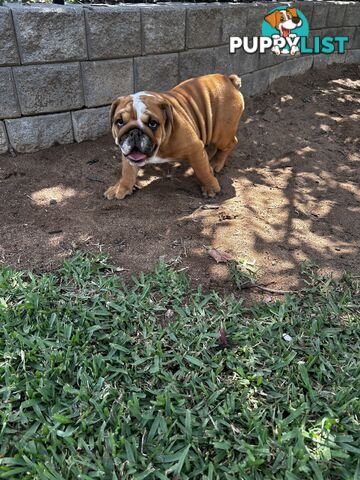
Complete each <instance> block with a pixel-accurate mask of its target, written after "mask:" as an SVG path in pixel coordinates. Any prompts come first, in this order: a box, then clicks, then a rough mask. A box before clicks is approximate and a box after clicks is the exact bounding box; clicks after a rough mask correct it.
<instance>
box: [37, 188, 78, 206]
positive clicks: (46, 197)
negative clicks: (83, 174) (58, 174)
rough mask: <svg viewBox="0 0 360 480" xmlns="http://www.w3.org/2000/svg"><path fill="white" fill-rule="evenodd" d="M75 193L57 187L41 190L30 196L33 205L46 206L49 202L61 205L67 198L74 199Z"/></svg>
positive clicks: (74, 191)
mask: <svg viewBox="0 0 360 480" xmlns="http://www.w3.org/2000/svg"><path fill="white" fill-rule="evenodd" d="M76 195H77V191H76V190H75V189H74V188H70V187H65V186H63V185H57V186H54V187H48V188H42V189H41V190H38V191H37V192H34V193H32V194H31V200H32V201H33V202H34V204H35V205H38V206H48V205H50V202H52V201H54V202H56V203H61V202H63V201H64V200H67V199H68V198H72V197H75V196H76Z"/></svg>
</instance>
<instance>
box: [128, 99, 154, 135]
mask: <svg viewBox="0 0 360 480" xmlns="http://www.w3.org/2000/svg"><path fill="white" fill-rule="evenodd" d="M153 96H154V95H151V93H146V92H137V93H134V94H133V95H131V98H132V101H133V107H134V109H135V112H136V118H137V121H138V125H139V126H140V127H143V126H144V125H143V123H142V121H141V117H142V115H143V113H144V112H145V110H146V105H145V103H144V102H143V101H142V100H141V97H153Z"/></svg>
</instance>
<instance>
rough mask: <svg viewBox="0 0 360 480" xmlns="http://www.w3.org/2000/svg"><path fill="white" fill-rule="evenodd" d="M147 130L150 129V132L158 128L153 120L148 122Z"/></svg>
mask: <svg viewBox="0 0 360 480" xmlns="http://www.w3.org/2000/svg"><path fill="white" fill-rule="evenodd" d="M148 125H149V128H151V130H155V128H156V127H157V126H158V123H157V122H155V120H149V123H148Z"/></svg>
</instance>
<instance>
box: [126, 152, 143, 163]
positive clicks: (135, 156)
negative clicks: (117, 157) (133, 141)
mask: <svg viewBox="0 0 360 480" xmlns="http://www.w3.org/2000/svg"><path fill="white" fill-rule="evenodd" d="M128 158H130V160H132V161H133V162H142V161H143V160H145V159H146V155H145V153H142V152H139V150H134V151H133V152H131V153H129V155H128Z"/></svg>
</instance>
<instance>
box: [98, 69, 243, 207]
mask: <svg viewBox="0 0 360 480" xmlns="http://www.w3.org/2000/svg"><path fill="white" fill-rule="evenodd" d="M240 84H241V82H240V79H239V77H237V76H236V75H230V76H226V75H221V74H214V75H206V76H203V77H197V78H192V79H190V80H186V81H185V82H182V83H180V84H179V85H177V86H176V87H174V88H173V89H171V90H168V91H167V92H164V93H155V92H138V93H135V94H133V95H128V96H125V97H119V98H117V99H116V100H115V101H114V102H113V104H112V106H111V112H110V117H111V126H112V134H113V136H114V138H115V143H116V144H117V145H118V146H119V148H120V150H121V152H122V176H121V178H120V179H119V181H118V182H117V183H116V184H115V185H114V186H112V187H110V188H109V189H108V190H107V191H106V192H105V197H106V198H108V199H112V198H117V199H122V198H124V197H126V195H130V194H131V193H132V192H133V188H134V185H135V182H136V177H137V174H138V170H139V168H140V167H144V166H145V165H147V164H154V163H164V162H173V161H186V162H188V163H189V164H190V165H191V166H192V168H193V170H194V173H195V175H196V177H197V178H198V180H199V182H200V184H201V189H202V192H203V195H204V196H208V197H214V196H215V195H216V193H218V192H220V185H219V182H218V181H217V179H216V178H215V176H214V173H213V171H215V172H220V170H221V169H222V168H223V166H224V163H225V161H226V159H227V157H228V155H229V154H230V152H231V151H232V150H233V148H234V147H235V145H236V144H237V138H236V130H237V128H238V124H239V120H240V117H241V114H242V112H243V110H244V100H243V96H242V95H241V93H240V92H239V88H240ZM210 145H211V146H214V147H215V149H216V153H215V156H214V158H213V159H212V167H213V168H212V167H211V165H210V162H209V158H208V154H207V152H206V147H207V146H210Z"/></svg>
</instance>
